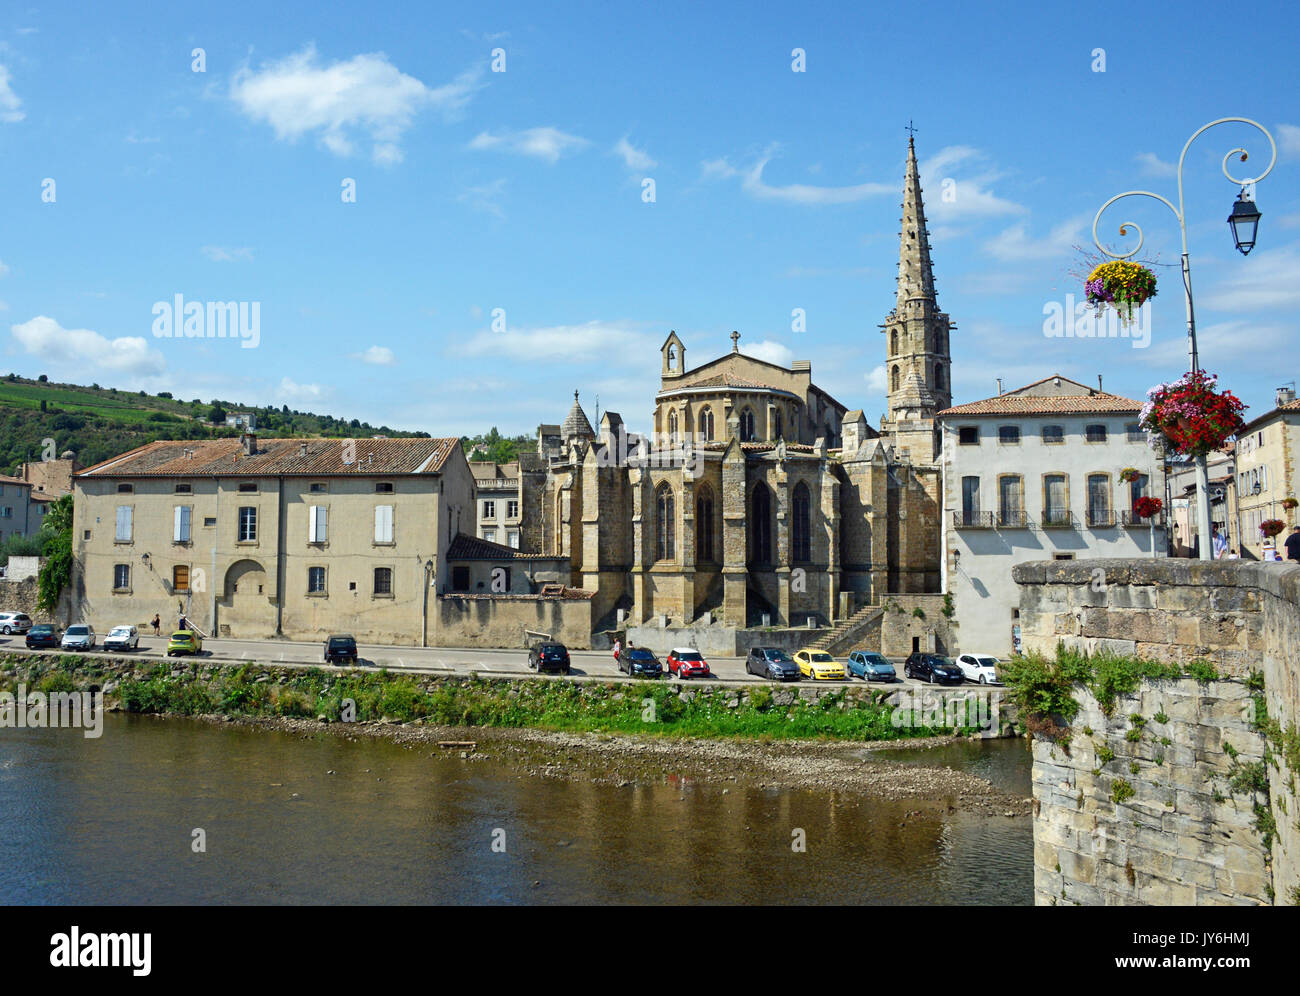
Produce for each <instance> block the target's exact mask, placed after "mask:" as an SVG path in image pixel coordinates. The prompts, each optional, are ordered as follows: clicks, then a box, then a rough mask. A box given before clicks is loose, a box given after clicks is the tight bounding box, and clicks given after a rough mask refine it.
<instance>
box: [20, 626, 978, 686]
mask: <svg viewBox="0 0 1300 996" xmlns="http://www.w3.org/2000/svg"><path fill="white" fill-rule="evenodd" d="M4 651H19V652H25V653H45V654H60V653H76V652H78V651H58V650H36V651H28V650H27V649H26V643H25V642H24V639H23V637H22V636H21V635H17V634H16V635H13V636H7V637H6V636H0V652H4ZM84 652H85V653H89V654H91V655H94V654H102V653H104V649H103V646H102V644H101V645H99V646H97V647H95V649H94V650H91V651H84ZM322 653H323V645H322V644H320V643H295V642H291V641H288V640H229V639H214V640H205V641H203V651H202V653H201V654H200V655H199V657H198V658H196V659H197V660H201V661H211V662H212V663H214V664H215V663H224V662H228V661H251V662H255V663H258V664H276V665H281V666H286V667H309V666H314V667H332V666H333V665H326V664H324V663H323V662H322V660H321V657H322ZM357 653H358V655H359V657H360V660H359V662H358V666H359V667H363V668H367V667H368V668H387V669H388V670H390V671H410V672H412V673H416V674H444V675H447V674H469V673H470V672H471V671H472V672H475V673H476V674H479V675H481V676H483V677H525V676H535V672H534V671H531V670H530V669H529V667H528V651H526V650H518V649H507V650H497V649H487V648H482V647H464V648H457V647H390V646H378V645H367V644H358V645H357ZM113 655H114V656H118V657H140V658H143V659H146V660H148V659H163V660H166V659H167V637H166V636H160V637H155V636H152V635H149V636H146V635H144V634H141V636H140V648H139V650H137V651H132V652H128V653H125V654H123V653H119V652H116V651H115V652H114V653H113ZM569 656H570V660H571V661H572V667H573V677H575V678H588V679H591V678H594V679H599V680H602V681H604V680H615V679H622V680H624V681H626V680H629V679H628V678H627V675H625V674H623V673H622V672H620V671H619V670H618V669H617V668H616V667H615V666H614V656H613V654H612V653H611V652H610V651H608V650H571V651H570V652H569ZM175 659H176V660H178V661H180V660H186V658H175ZM836 659H837V660H839V661H841V663H842V662H843V658H842V657H837V658H836ZM662 660H663V656H662V655H660V661H661V662H662ZM708 662H709V667H710V669H711V670H712V671H713V674H714V675H715V678H716V680H717V681H718V682H719V683H724V684H734V683H742V682H743V683H751V684H752V683H766V684H772V683H773V682H770V681H768V679H766V678H758V677H755V676H754V675H752V674H747V673H746V672H745V659H744V658H743V657H709V658H708ZM894 665H895V667H896V669H897V670H898V673H899V676H900V679H901V681H900V682H899V684H902V685H915V686H924V685H925V683H924V682H921V681H914V680H912V679H910V678H902V672H903V662H902V661H901V660H895V661H894ZM556 680H560V681H566V680H570V679H568V678H565V677H564V676H557V678H556ZM673 680H676V679H673ZM803 682H804V683H809V682H810V679H808V678H804V679H803ZM847 683H850V684H862V683H863V682H862V679H861V678H851V679H849V681H848V682H847ZM817 684H819V685H843V684H846V682H844V681H821V682H817ZM968 684H969V683H968ZM925 687H931V686H925ZM934 687H938V686H934ZM950 687H955V686H950Z"/></svg>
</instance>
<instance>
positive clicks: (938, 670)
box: [903, 652, 966, 685]
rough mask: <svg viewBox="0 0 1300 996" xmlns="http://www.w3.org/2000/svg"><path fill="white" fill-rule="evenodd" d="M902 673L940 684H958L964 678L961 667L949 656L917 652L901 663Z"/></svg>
mask: <svg viewBox="0 0 1300 996" xmlns="http://www.w3.org/2000/svg"><path fill="white" fill-rule="evenodd" d="M903 674H905V675H907V677H909V678H917V679H919V680H921V681H929V682H938V683H939V684H942V685H960V684H961V683H962V682H963V681H965V680H966V677H965V675H963V674H962V673H961V668H959V667H958V666H957V665H956V664H954V663H953V660H952V658H951V657H944V656H943V654H927V653H923V652H917V653H914V654H912V655H911V656H910V657H908V658H907V663H905V664H904V665H903Z"/></svg>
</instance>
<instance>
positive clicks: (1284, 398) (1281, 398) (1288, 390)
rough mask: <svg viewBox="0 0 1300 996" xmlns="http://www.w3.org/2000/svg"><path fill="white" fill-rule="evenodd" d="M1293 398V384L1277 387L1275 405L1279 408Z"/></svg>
mask: <svg viewBox="0 0 1300 996" xmlns="http://www.w3.org/2000/svg"><path fill="white" fill-rule="evenodd" d="M1294 400H1295V385H1294V384H1289V385H1287V386H1285V387H1279V388H1278V389H1277V406H1278V407H1279V408H1281V407H1282V406H1283V405H1289V404H1290V403H1291V402H1293V401H1294Z"/></svg>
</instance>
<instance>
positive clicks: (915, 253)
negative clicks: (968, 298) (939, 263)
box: [898, 135, 935, 317]
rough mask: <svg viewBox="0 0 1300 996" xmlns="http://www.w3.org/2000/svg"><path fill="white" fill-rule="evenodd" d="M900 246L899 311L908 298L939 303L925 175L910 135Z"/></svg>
mask: <svg viewBox="0 0 1300 996" xmlns="http://www.w3.org/2000/svg"><path fill="white" fill-rule="evenodd" d="M902 226H903V227H902V230H901V232H900V233H899V247H898V315H899V317H903V316H904V315H906V313H907V310H908V302H909V301H911V300H914V299H916V298H923V299H925V300H927V301H929V303H930V304H931V306H934V305H935V297H934V271H933V269H932V268H931V266H930V233H929V232H928V231H927V230H926V227H925V205H924V204H923V203H922V202H921V176H920V172H919V171H918V169H917V165H916V144H915V142H914V141H913V139H912V136H911V135H909V136H908V137H907V174H906V176H905V178H904V180H903V220H902Z"/></svg>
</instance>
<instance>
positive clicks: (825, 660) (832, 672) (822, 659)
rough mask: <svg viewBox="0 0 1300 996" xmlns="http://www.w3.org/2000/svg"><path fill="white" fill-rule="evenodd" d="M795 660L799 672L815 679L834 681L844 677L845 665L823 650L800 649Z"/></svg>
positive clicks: (845, 676)
mask: <svg viewBox="0 0 1300 996" xmlns="http://www.w3.org/2000/svg"><path fill="white" fill-rule="evenodd" d="M794 662H795V663H796V664H798V665H799V673H800V674H802V675H803V676H804V677H805V678H812V679H813V680H814V681H833V680H835V679H836V678H839V679H841V680H842V679H844V678H847V677H848V675H846V674H845V673H844V665H843V664H841V663H840V662H839V661H837V660H836V659H835V658H834V657H832V656H831V655H830V654H828V653H826V652H825V651H823V650H800V651H799V652H798V653H797V654H795V655H794Z"/></svg>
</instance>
